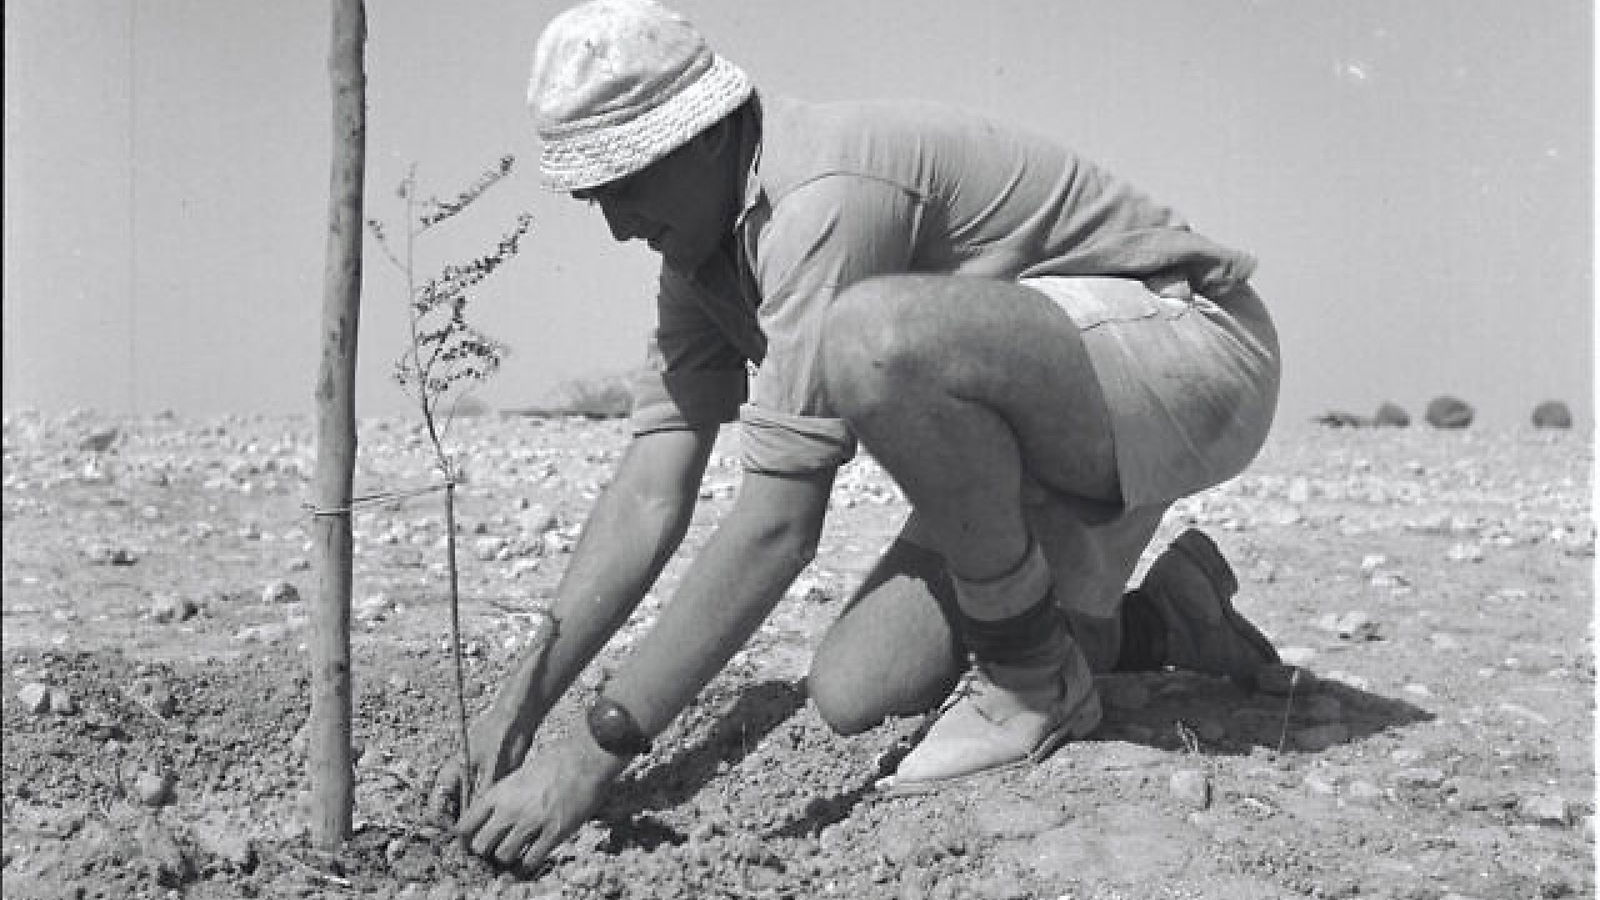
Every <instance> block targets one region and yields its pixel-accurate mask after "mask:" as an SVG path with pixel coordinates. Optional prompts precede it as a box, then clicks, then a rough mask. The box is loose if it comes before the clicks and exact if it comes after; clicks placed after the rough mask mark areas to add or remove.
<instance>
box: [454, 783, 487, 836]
mask: <svg viewBox="0 0 1600 900" xmlns="http://www.w3.org/2000/svg"><path fill="white" fill-rule="evenodd" d="M492 815H494V804H492V803H487V802H485V798H484V797H483V795H481V794H480V795H479V796H477V797H475V798H473V801H472V805H471V806H469V807H467V808H466V810H465V811H464V812H462V813H461V818H460V819H458V820H456V836H457V837H459V838H461V839H462V840H463V841H466V840H469V839H471V838H472V837H473V836H474V835H475V834H476V833H477V831H478V829H480V828H482V827H483V824H484V823H485V822H487V821H489V817H490V816H492ZM490 846H493V845H492V844H491V845H490Z"/></svg>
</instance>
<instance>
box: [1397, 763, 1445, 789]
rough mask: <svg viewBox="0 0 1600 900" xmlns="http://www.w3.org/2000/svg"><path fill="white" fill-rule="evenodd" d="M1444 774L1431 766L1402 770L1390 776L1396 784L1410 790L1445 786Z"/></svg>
mask: <svg viewBox="0 0 1600 900" xmlns="http://www.w3.org/2000/svg"><path fill="white" fill-rule="evenodd" d="M1444 778H1445V776H1444V772H1443V771H1441V770H1439V769H1435V768H1433V767H1431V766H1418V767H1415V768H1409V769H1401V770H1400V771H1398V772H1395V773H1394V774H1393V775H1391V776H1390V780H1392V781H1393V782H1394V783H1395V784H1397V785H1399V786H1401V787H1410V788H1436V787H1439V786H1440V785H1442V784H1444Z"/></svg>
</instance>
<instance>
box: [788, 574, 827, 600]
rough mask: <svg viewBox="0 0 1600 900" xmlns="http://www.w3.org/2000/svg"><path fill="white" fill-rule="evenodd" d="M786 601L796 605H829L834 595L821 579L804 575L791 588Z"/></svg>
mask: <svg viewBox="0 0 1600 900" xmlns="http://www.w3.org/2000/svg"><path fill="white" fill-rule="evenodd" d="M784 599H785V600H788V601H791V602H794V603H827V602H829V601H830V600H832V599H833V595H832V593H830V592H829V590H828V587H827V585H825V584H823V582H822V580H821V579H819V578H815V577H813V576H810V575H804V576H801V577H800V578H797V579H795V581H794V584H792V585H790V586H789V590H788V591H787V592H785V593H784Z"/></svg>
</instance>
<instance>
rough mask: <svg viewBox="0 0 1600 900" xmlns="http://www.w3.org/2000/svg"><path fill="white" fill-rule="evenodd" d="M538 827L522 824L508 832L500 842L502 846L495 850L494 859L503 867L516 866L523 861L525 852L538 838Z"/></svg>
mask: <svg viewBox="0 0 1600 900" xmlns="http://www.w3.org/2000/svg"><path fill="white" fill-rule="evenodd" d="M538 834H539V827H538V826H537V825H527V824H522V825H518V826H516V827H514V828H512V829H511V830H510V831H508V832H506V836H505V837H504V838H503V839H502V840H501V841H500V846H498V847H496V848H495V851H494V858H495V860H496V861H498V862H499V863H500V864H501V865H503V866H511V865H516V864H517V863H518V862H519V861H521V859H522V854H523V851H524V850H525V849H526V848H527V847H528V845H529V843H530V842H531V841H532V839H533V838H536V837H538Z"/></svg>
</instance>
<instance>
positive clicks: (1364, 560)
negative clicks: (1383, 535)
mask: <svg viewBox="0 0 1600 900" xmlns="http://www.w3.org/2000/svg"><path fill="white" fill-rule="evenodd" d="M1388 562H1389V557H1387V556H1384V555H1383V554H1382V553H1370V554H1368V555H1366V556H1363V557H1361V574H1362V575H1366V576H1368V577H1370V576H1371V575H1372V574H1373V573H1375V572H1377V571H1378V569H1380V568H1382V567H1383V566H1384V565H1385V564H1387V563H1388Z"/></svg>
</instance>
